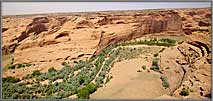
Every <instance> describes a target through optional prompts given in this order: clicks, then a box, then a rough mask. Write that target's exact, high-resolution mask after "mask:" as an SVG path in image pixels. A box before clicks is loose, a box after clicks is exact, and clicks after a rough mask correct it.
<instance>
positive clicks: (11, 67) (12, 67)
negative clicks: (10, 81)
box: [7, 64, 15, 69]
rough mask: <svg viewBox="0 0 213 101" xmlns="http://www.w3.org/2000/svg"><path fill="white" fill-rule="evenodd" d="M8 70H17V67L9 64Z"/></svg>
mask: <svg viewBox="0 0 213 101" xmlns="http://www.w3.org/2000/svg"><path fill="white" fill-rule="evenodd" d="M7 68H8V69H15V66H14V65H12V64H9V65H8V66H7Z"/></svg>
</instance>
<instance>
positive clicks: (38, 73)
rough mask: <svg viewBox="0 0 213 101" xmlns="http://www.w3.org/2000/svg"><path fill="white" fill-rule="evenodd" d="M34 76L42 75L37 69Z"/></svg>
mask: <svg viewBox="0 0 213 101" xmlns="http://www.w3.org/2000/svg"><path fill="white" fill-rule="evenodd" d="M32 75H33V76H37V75H41V72H40V71H39V70H35V71H33V73H32Z"/></svg>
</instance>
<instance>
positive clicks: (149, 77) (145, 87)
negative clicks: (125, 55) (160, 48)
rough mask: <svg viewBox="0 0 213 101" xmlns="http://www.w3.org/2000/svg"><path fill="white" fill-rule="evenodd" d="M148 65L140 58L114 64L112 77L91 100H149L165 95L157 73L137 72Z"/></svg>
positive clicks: (111, 72)
mask: <svg viewBox="0 0 213 101" xmlns="http://www.w3.org/2000/svg"><path fill="white" fill-rule="evenodd" d="M146 64H149V62H148V61H145V60H144V59H141V58H136V59H131V60H125V61H122V62H118V63H115V64H114V67H112V69H111V71H110V74H111V75H112V76H113V78H112V80H111V81H109V83H107V84H106V85H105V86H104V87H103V88H100V89H98V90H97V91H96V92H95V93H94V94H92V95H91V99H105V98H107V99H141V98H144V99H150V98H156V97H159V96H161V95H163V94H165V93H166V91H165V89H164V88H163V87H162V81H161V80H160V75H159V74H158V73H155V72H153V73H148V72H137V71H138V70H142V68H141V67H142V65H146Z"/></svg>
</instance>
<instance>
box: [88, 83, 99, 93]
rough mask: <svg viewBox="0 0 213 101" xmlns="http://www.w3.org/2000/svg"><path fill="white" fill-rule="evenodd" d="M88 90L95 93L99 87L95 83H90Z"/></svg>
mask: <svg viewBox="0 0 213 101" xmlns="http://www.w3.org/2000/svg"><path fill="white" fill-rule="evenodd" d="M86 89H87V90H88V91H89V93H90V94H91V93H94V92H95V91H96V90H97V85H96V84H94V83H90V84H88V85H87V86H86Z"/></svg>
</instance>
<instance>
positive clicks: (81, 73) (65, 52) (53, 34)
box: [1, 8, 211, 99]
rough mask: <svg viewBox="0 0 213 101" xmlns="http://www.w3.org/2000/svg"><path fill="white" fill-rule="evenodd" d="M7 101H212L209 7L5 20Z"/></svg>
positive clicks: (52, 15)
mask: <svg viewBox="0 0 213 101" xmlns="http://www.w3.org/2000/svg"><path fill="white" fill-rule="evenodd" d="M2 54H3V57H2V64H1V66H2V76H3V98H4V99H18V98H19V99H33V98H35V99H67V98H74V99H75V98H83V99H89V98H90V99H210V98H211V10H210V8H191V9H170V10H168V9H156V10H129V11H102V12H81V13H80V12H79V13H60V14H35V15H17V16H3V17H2Z"/></svg>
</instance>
